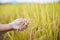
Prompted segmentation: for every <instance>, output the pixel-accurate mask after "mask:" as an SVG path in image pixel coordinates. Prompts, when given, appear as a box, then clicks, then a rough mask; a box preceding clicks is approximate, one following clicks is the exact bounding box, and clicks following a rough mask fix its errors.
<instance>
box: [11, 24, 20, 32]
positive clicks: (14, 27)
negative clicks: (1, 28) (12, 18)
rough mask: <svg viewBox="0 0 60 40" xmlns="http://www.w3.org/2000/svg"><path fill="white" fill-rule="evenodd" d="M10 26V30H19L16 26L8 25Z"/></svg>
mask: <svg viewBox="0 0 60 40" xmlns="http://www.w3.org/2000/svg"><path fill="white" fill-rule="evenodd" d="M10 26H11V29H13V30H14V31H18V30H19V26H16V25H13V24H10Z"/></svg>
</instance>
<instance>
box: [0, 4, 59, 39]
mask: <svg viewBox="0 0 60 40" xmlns="http://www.w3.org/2000/svg"><path fill="white" fill-rule="evenodd" d="M21 17H22V18H26V19H29V18H30V19H31V22H30V24H29V25H28V28H27V29H26V30H24V31H21V32H14V31H10V32H7V33H6V34H5V36H4V39H6V38H7V36H8V37H9V39H10V40H59V35H60V34H58V33H60V29H59V28H60V25H59V24H60V3H54V4H1V5H0V23H10V22H11V21H13V20H15V19H16V18H21Z"/></svg>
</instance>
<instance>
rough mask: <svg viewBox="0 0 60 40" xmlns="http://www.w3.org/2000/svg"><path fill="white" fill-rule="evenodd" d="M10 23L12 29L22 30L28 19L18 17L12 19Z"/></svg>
mask: <svg viewBox="0 0 60 40" xmlns="http://www.w3.org/2000/svg"><path fill="white" fill-rule="evenodd" d="M10 24H11V25H12V26H11V27H12V28H13V29H14V30H17V31H22V30H24V29H26V28H27V26H28V24H29V20H26V19H23V18H20V19H16V20H14V21H13V22H11V23H10Z"/></svg>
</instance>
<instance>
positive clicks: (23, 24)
mask: <svg viewBox="0 0 60 40" xmlns="http://www.w3.org/2000/svg"><path fill="white" fill-rule="evenodd" d="M28 24H29V20H26V19H25V20H24V21H23V22H22V23H21V25H20V31H21V30H24V29H26V28H27V26H28Z"/></svg>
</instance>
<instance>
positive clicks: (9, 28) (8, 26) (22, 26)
mask: <svg viewBox="0 0 60 40" xmlns="http://www.w3.org/2000/svg"><path fill="white" fill-rule="evenodd" d="M16 21H21V20H20V19H19V20H16ZM16 21H14V22H15V23H10V24H0V32H4V33H5V32H8V31H14V30H15V28H14V27H13V26H15V25H17V26H19V31H22V30H25V29H26V28H27V26H28V24H29V21H28V20H25V19H23V21H22V22H20V23H19V22H16Z"/></svg>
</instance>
